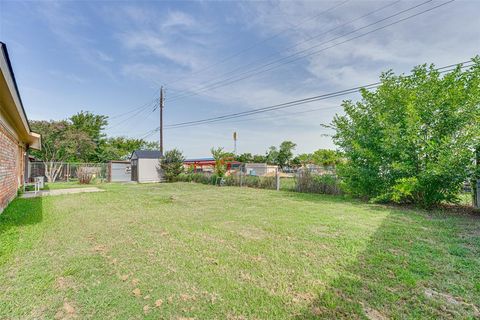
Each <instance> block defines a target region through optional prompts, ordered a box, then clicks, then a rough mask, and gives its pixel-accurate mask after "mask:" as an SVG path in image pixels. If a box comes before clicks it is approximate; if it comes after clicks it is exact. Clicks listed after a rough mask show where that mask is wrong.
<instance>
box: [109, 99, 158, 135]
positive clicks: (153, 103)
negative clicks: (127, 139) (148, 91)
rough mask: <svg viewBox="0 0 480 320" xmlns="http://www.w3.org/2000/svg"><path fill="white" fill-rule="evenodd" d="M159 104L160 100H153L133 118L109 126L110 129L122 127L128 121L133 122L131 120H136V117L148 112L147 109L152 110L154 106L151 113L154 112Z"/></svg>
mask: <svg viewBox="0 0 480 320" xmlns="http://www.w3.org/2000/svg"><path fill="white" fill-rule="evenodd" d="M157 102H158V98H157V99H154V100H152V101H151V102H150V104H148V105H146V106H144V107H142V108H141V109H139V110H138V111H137V112H135V113H134V114H133V115H132V116H130V117H127V118H126V119H123V120H122V121H120V122H117V123H115V124H112V125H110V126H108V129H113V128H116V127H118V126H120V125H122V124H124V123H126V122H127V121H129V120H131V119H133V118H135V117H136V116H138V115H139V114H140V113H142V112H143V111H146V110H147V109H149V108H151V107H152V106H153V107H154V108H153V109H152V111H151V112H154V111H155V110H156V109H157V105H156V104H157Z"/></svg>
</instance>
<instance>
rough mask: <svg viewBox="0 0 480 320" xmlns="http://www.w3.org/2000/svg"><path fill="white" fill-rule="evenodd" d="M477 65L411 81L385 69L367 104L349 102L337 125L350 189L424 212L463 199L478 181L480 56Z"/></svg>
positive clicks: (423, 71)
mask: <svg viewBox="0 0 480 320" xmlns="http://www.w3.org/2000/svg"><path fill="white" fill-rule="evenodd" d="M472 62H473V64H472V65H471V66H470V67H469V68H468V69H462V68H461V67H460V66H457V67H456V68H455V69H454V70H453V71H450V72H448V73H445V74H444V75H442V74H441V73H440V72H439V71H438V70H436V69H435V68H434V67H433V65H432V66H430V67H427V66H426V65H423V66H419V67H416V68H415V69H414V70H413V71H412V75H409V76H404V75H400V76H396V75H394V74H393V73H392V72H386V73H383V74H382V76H381V78H380V80H381V85H380V86H379V87H378V88H377V89H376V90H375V91H369V90H366V89H362V90H361V94H362V100H361V101H359V102H356V103H354V102H352V101H344V102H343V104H342V106H343V109H344V111H345V113H344V114H343V115H337V116H336V117H335V118H334V120H333V123H332V127H333V128H334V129H335V131H336V133H335V134H334V136H333V140H334V142H335V144H336V145H337V146H338V147H339V148H340V149H341V150H342V151H343V152H344V157H345V159H346V162H345V163H342V164H341V165H339V167H338V171H337V173H338V174H339V176H340V177H341V178H342V181H343V182H344V183H345V185H346V187H347V191H348V192H350V193H352V194H353V195H355V196H360V197H363V198H370V199H376V200H381V201H393V202H398V203H414V204H418V205H420V206H422V207H425V208H430V207H433V206H435V205H438V204H440V203H442V202H456V198H457V195H458V194H459V191H460V188H461V187H462V185H463V183H464V182H465V181H468V180H470V179H471V178H473V177H474V176H475V174H474V172H475V152H474V150H475V148H478V146H479V145H480V138H479V137H480V126H479V125H478V121H479V120H478V119H480V108H479V106H480V85H479V83H480V57H476V58H474V59H472ZM477 170H478V169H477ZM477 174H478V172H477Z"/></svg>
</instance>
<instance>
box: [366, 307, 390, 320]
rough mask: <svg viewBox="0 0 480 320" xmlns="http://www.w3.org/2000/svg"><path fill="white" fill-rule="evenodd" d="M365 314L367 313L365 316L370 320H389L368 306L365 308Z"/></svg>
mask: <svg viewBox="0 0 480 320" xmlns="http://www.w3.org/2000/svg"><path fill="white" fill-rule="evenodd" d="M363 312H365V315H366V316H367V318H368V319H370V320H387V319H389V318H388V317H386V316H384V315H383V314H382V313H380V311H378V310H375V309H372V308H370V307H367V306H363Z"/></svg>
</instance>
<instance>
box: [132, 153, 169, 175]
mask: <svg viewBox="0 0 480 320" xmlns="http://www.w3.org/2000/svg"><path fill="white" fill-rule="evenodd" d="M162 158H163V155H162V154H161V153H160V151H152V150H135V151H133V152H132V155H131V157H130V162H131V172H132V181H136V182H162V181H164V175H163V170H162V169H161V168H160V159H162Z"/></svg>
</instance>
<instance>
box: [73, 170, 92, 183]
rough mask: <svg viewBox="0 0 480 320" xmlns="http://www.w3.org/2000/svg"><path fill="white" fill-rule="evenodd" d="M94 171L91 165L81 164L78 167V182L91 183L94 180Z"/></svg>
mask: <svg viewBox="0 0 480 320" xmlns="http://www.w3.org/2000/svg"><path fill="white" fill-rule="evenodd" d="M93 176H94V172H93V171H92V170H91V168H89V167H85V166H80V167H78V169H77V177H78V183H80V184H90V183H91V182H92V180H93Z"/></svg>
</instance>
